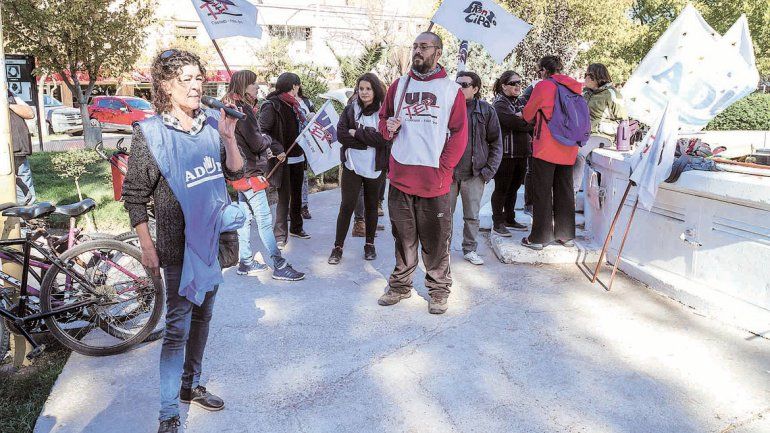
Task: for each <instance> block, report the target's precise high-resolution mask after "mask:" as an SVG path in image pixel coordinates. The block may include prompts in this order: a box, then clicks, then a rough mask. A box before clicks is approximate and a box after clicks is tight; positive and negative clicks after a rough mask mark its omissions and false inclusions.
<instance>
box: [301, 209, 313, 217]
mask: <svg viewBox="0 0 770 433" xmlns="http://www.w3.org/2000/svg"><path fill="white" fill-rule="evenodd" d="M302 219H306V220H309V219H313V216H312V215H310V209H308V208H307V206H302Z"/></svg>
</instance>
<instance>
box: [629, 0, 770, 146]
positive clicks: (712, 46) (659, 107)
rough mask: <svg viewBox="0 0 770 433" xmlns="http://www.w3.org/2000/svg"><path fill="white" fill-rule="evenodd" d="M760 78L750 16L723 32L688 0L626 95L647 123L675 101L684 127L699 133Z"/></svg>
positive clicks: (632, 112)
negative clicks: (747, 20)
mask: <svg viewBox="0 0 770 433" xmlns="http://www.w3.org/2000/svg"><path fill="white" fill-rule="evenodd" d="M758 82H759V73H758V72H757V68H756V65H755V60H754V49H753V47H752V43H751V37H750V35H749V29H748V24H747V22H746V17H745V16H742V17H741V18H740V19H739V20H738V21H736V23H735V24H734V25H733V26H732V27H731V28H730V30H728V31H727V33H725V35H724V36H720V35H719V33H717V32H716V31H715V30H714V29H712V28H711V27H710V26H709V25H708V23H706V21H704V20H703V17H702V16H701V15H700V14H699V13H698V11H697V10H696V9H695V8H694V7H693V6H692V5H688V6H686V7H685V8H684V10H683V11H682V13H681V14H680V15H679V17H677V19H676V20H674V22H673V23H671V26H670V27H669V28H668V29H667V30H666V32H665V33H663V35H662V36H661V37H660V39H658V41H657V42H656V43H655V46H653V47H652V49H651V50H650V52H649V53H647V56H645V58H644V60H642V62H641V63H640V64H639V67H638V68H637V69H636V70H635V71H634V73H633V74H632V75H631V78H629V79H628V82H627V83H626V84H625V85H624V86H623V97H624V99H625V101H626V103H627V104H628V105H627V109H628V114H629V115H631V117H633V118H636V119H639V120H641V121H642V122H644V123H646V124H648V125H652V122H654V121H655V120H657V119H658V118H660V116H661V114H662V113H663V110H664V108H665V107H666V104H667V103H668V101H670V100H675V101H677V102H678V107H679V115H680V119H679V120H680V122H681V124H680V126H681V128H682V132H697V131H700V130H701V129H703V127H705V126H706V125H707V124H708V123H709V121H711V119H713V118H714V117H716V115H717V114H719V113H720V112H722V111H723V110H724V109H725V108H727V107H729V106H730V105H732V104H733V103H734V102H735V101H737V100H739V99H741V98H743V97H744V96H746V95H748V94H750V93H752V92H753V91H755V90H756V88H757V83H758Z"/></svg>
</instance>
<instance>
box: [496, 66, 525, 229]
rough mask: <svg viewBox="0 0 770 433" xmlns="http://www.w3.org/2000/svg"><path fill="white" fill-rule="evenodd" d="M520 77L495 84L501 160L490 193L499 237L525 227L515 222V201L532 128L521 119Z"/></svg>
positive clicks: (508, 73) (502, 78)
mask: <svg viewBox="0 0 770 433" xmlns="http://www.w3.org/2000/svg"><path fill="white" fill-rule="evenodd" d="M521 89H522V82H521V76H520V75H519V74H517V73H516V72H514V71H505V72H503V74H502V75H500V78H498V79H497V80H496V81H495V84H494V86H493V88H492V91H493V93H494V95H495V100H494V102H493V106H494V108H495V111H496V112H497V117H498V119H500V129H501V130H502V134H503V159H502V161H501V162H500V168H498V169H497V173H496V174H495V190H494V192H493V193H492V230H493V231H494V232H495V233H496V234H498V235H500V236H506V237H508V236H511V232H509V231H508V229H509V228H511V229H513V230H519V231H526V230H527V226H526V225H524V224H521V223H519V222H517V221H516V211H515V210H514V209H516V198H517V194H518V192H519V188H520V187H521V185H522V184H523V183H524V177H525V175H526V174H527V159H528V158H529V157H530V155H532V136H531V135H530V134H531V131H532V125H530V124H529V123H527V121H526V120H524V118H523V117H522V110H523V109H524V105H525V102H524V100H523V98H522V90H521Z"/></svg>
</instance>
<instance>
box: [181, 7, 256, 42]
mask: <svg viewBox="0 0 770 433" xmlns="http://www.w3.org/2000/svg"><path fill="white" fill-rule="evenodd" d="M192 3H193V7H195V10H196V11H198V16H200V18H201V22H202V23H203V26H204V27H206V32H207V33H208V34H209V37H210V38H211V39H222V38H229V37H231V36H246V37H248V38H261V37H262V27H260V26H259V24H257V7H256V6H254V5H253V4H251V3H250V2H248V1H246V0H192Z"/></svg>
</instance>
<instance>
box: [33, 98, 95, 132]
mask: <svg viewBox="0 0 770 433" xmlns="http://www.w3.org/2000/svg"><path fill="white" fill-rule="evenodd" d="M43 107H44V109H45V121H46V124H47V125H48V132H49V133H51V134H78V133H82V132H83V118H82V116H81V115H80V110H78V109H77V108H72V107H67V106H66V105H64V104H62V103H61V102H60V101H59V100H58V99H56V98H54V97H53V96H50V95H43ZM32 130H35V131H37V128H36V127H35V128H33V129H30V131H32Z"/></svg>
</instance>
